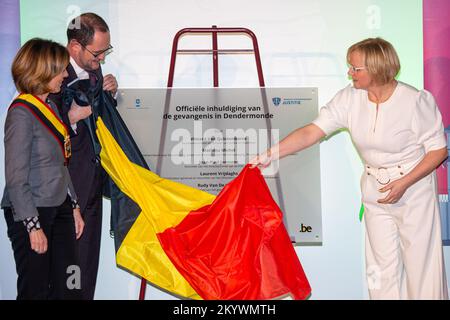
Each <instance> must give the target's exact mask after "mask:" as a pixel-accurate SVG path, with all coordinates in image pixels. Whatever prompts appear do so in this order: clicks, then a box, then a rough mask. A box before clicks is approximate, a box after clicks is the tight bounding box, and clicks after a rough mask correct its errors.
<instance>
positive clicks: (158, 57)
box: [0, 0, 450, 299]
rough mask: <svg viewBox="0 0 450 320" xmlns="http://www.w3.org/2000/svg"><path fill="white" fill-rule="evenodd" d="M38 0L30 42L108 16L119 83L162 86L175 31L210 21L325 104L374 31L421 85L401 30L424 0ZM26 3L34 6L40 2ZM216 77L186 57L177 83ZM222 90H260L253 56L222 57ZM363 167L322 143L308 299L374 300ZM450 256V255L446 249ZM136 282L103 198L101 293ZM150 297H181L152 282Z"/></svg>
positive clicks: (305, 256) (414, 19) (10, 284)
mask: <svg viewBox="0 0 450 320" xmlns="http://www.w3.org/2000/svg"><path fill="white" fill-rule="evenodd" d="M41 2H42V8H45V19H39V17H43V16H44V13H43V12H44V10H42V11H39V10H40V9H36V8H33V10H27V11H26V12H25V13H23V14H24V15H26V17H27V18H37V20H35V21H43V22H42V23H38V24H34V25H33V27H32V28H31V27H26V28H23V31H22V35H23V36H24V38H26V39H27V38H30V37H32V36H37V35H40V36H43V35H44V36H45V35H46V36H47V37H51V38H53V39H56V40H59V41H61V42H65V35H64V30H65V24H66V21H67V18H68V15H70V14H71V13H72V12H73V9H74V7H70V9H71V10H72V11H71V10H68V9H69V6H70V5H73V4H74V3H75V9H76V8H79V10H80V11H81V12H85V11H90V10H92V11H95V12H97V13H99V14H101V15H102V16H103V17H104V18H105V20H107V22H108V23H109V25H110V28H111V34H112V45H113V46H114V53H113V54H111V55H110V56H108V60H107V63H106V64H105V65H104V67H103V68H104V72H106V73H107V72H112V73H114V74H115V75H116V76H117V78H118V81H119V84H120V86H121V87H164V86H165V85H166V82H167V76H168V69H169V60H170V52H171V46H172V39H173V36H174V35H175V33H176V32H177V31H178V30H180V29H182V28H185V27H209V26H211V25H213V24H215V25H217V26H219V27H246V28H249V29H251V30H252V31H253V32H254V33H255V34H256V36H257V37H258V41H259V47H260V51H261V57H262V65H263V70H264V76H265V80H266V86H267V87H277V86H278V87H281V86H289V87H291V86H313V87H318V88H319V105H320V106H322V105H323V104H325V103H326V102H327V101H328V100H329V99H331V97H332V96H333V95H334V93H335V92H336V91H337V90H339V89H340V88H342V87H344V86H345V85H346V84H347V83H348V80H347V77H346V71H347V70H346V61H345V54H346V49H347V47H348V46H349V45H351V44H352V43H354V42H356V41H358V40H361V39H363V38H366V37H369V36H374V35H382V36H384V37H385V38H386V39H387V40H390V41H392V42H393V43H394V46H396V47H397V49H398V51H399V54H400V57H401V59H402V62H403V68H404V70H405V71H402V77H403V78H402V80H404V81H407V82H409V83H411V84H413V85H415V86H419V87H421V86H422V67H421V63H422V56H421V46H422V43H421V36H420V37H415V36H413V37H402V36H401V34H402V33H403V34H413V35H414V34H416V33H421V29H420V22H421V11H420V8H418V5H419V4H420V3H421V1H410V0H401V1H398V2H396V4H395V5H391V6H394V7H395V8H393V9H392V10H388V6H389V5H390V3H391V2H390V1H387V0H386V1H381V0H380V1H369V0H346V1H332V0H319V1H309V0H284V1H274V0H247V1H241V0H215V1H208V0H196V1H195V0H185V1H181V0H180V1H156V0H151V1H144V0H127V1H119V0H115V1H114V0H110V1H95V2H94V1H87V0H86V1H73V0H71V1H66V0H64V1H58V3H56V4H54V3H53V2H52V1H47V0H45V1H44V0H42V1H41ZM22 3H25V4H26V3H29V7H31V3H33V1H32V0H30V1H22ZM47 3H48V5H45V4H47ZM400 3H402V4H403V5H400ZM399 8H401V9H399ZM396 10H397V11H396ZM399 10H401V11H402V12H401V13H402V16H403V18H402V19H398V18H397V19H396V22H395V25H396V27H395V28H392V24H393V23H394V19H395V17H397V16H398V15H399V13H400V12H399ZM50 13H54V14H50ZM52 16H58V20H57V21H51V22H49V21H48V19H51V17H52ZM49 26H51V27H49ZM391 30H392V31H391ZM26 39H22V40H23V41H24V40H26ZM249 45H250V41H249V40H248V39H247V38H243V39H241V38H237V37H231V36H227V37H224V38H219V46H221V47H222V46H223V47H227V48H230V47H236V46H246V47H249ZM195 46H197V47H198V46H204V47H209V46H210V40H209V38H208V39H203V40H188V39H187V38H183V39H182V41H181V42H180V47H183V48H193V47H195ZM211 74H212V72H211V63H210V57H206V56H196V57H193V58H192V57H179V59H178V64H177V69H176V73H175V83H174V86H178V87H180V86H187V87H199V86H202V87H209V86H212V80H211ZM220 86H224V87H256V86H258V81H257V76H256V68H255V64H254V60H253V57H251V56H244V57H242V56H224V57H221V58H220ZM3 118H4V115H3ZM2 154H3V153H2ZM361 172H362V164H361V161H360V159H359V157H358V155H357V153H356V152H355V149H354V147H353V145H352V143H351V141H350V139H349V135H348V134H347V133H345V132H344V133H340V134H338V135H335V136H333V137H332V138H330V139H329V140H327V141H325V142H323V143H322V144H321V183H322V209H323V212H322V217H323V245H322V246H312V247H297V248H296V250H297V253H298V255H299V259H300V261H301V263H302V264H303V267H304V269H305V272H306V274H307V276H308V278H309V280H310V283H311V286H312V290H313V291H312V297H311V299H364V298H366V297H367V293H366V285H365V279H364V258H363V237H364V229H363V228H364V227H363V224H362V223H360V222H359V220H358V213H359V208H360V192H359V176H360V174H361ZM0 179H3V176H0ZM0 183H1V181H0ZM5 234H6V230H5V225H4V221H3V219H0V261H1V271H0V289H1V292H0V294H1V296H0V297H1V298H3V299H5V298H6V299H10V298H14V297H15V278H14V276H13V274H14V263H13V259H12V253H11V248H10V244H9V242H8V240H7V239H6V236H5ZM447 249H448V248H447ZM446 254H447V261H449V260H448V259H449V255H450V253H449V252H448V250H447V251H446ZM448 264H450V262H448V263H447V265H448ZM139 285H140V281H139V279H138V278H136V277H134V276H132V275H130V274H129V273H127V272H126V271H123V270H121V269H118V268H117V267H116V266H115V261H114V248H113V241H112V239H110V237H109V203H108V202H107V201H105V202H104V226H103V236H102V249H101V260H100V271H99V277H98V285H97V291H96V299H136V298H137V297H138V292H139ZM147 298H148V299H175V298H174V297H172V296H170V295H168V294H166V293H164V292H161V291H159V290H157V289H155V288H153V287H150V286H149V287H148V288H147Z"/></svg>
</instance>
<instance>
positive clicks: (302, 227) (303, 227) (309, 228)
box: [300, 223, 312, 232]
mask: <svg viewBox="0 0 450 320" xmlns="http://www.w3.org/2000/svg"><path fill="white" fill-rule="evenodd" d="M311 231H312V227H311V226H305V225H304V224H303V223H302V225H301V226H300V232H311Z"/></svg>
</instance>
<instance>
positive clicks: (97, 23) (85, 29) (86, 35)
mask: <svg viewBox="0 0 450 320" xmlns="http://www.w3.org/2000/svg"><path fill="white" fill-rule="evenodd" d="M95 31H100V32H109V28H108V25H107V24H106V22H105V20H103V18H102V17H100V16H98V15H96V14H95V13H92V12H88V13H83V14H81V15H80V16H78V17H76V18H74V19H73V20H72V21H71V22H70V23H69V25H68V26H67V41H68V42H70V40H76V41H77V42H79V43H80V44H82V45H83V46H87V45H88V44H91V43H92V40H93V39H94V33H95Z"/></svg>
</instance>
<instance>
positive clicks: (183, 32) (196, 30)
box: [139, 26, 271, 300]
mask: <svg viewBox="0 0 450 320" xmlns="http://www.w3.org/2000/svg"><path fill="white" fill-rule="evenodd" d="M205 33H206V34H208V33H210V34H211V36H212V49H200V50H178V41H179V39H180V38H181V37H182V36H184V35H188V34H194V35H198V34H205ZM219 33H224V34H230V33H231V34H245V35H248V36H250V38H251V39H252V43H253V50H251V49H218V41H217V35H218V34H219ZM178 53H184V54H212V58H213V61H212V62H213V85H214V87H215V88H216V87H218V86H219V54H239V53H254V54H255V61H256V69H257V71H258V80H259V86H260V87H265V83H264V76H263V71H262V66H261V57H260V55H259V47H258V40H257V39H256V36H255V34H254V33H253V32H252V31H251V30H249V29H246V28H218V27H217V26H212V27H211V28H185V29H181V30H180V31H178V32H177V33H176V35H175V37H174V39H173V45H172V55H171V58H170V69H169V78H168V80H167V87H168V88H172V87H173V78H174V73H175V63H176V57H177V54H178ZM263 100H264V104H265V107H266V108H267V98H266V96H265V91H264V92H263ZM168 101H170V93H168V96H167V97H166V107H168V105H169V103H168ZM268 128H270V124H268ZM161 132H162V134H163V133H164V132H165V126H164V124H163V128H162V129H161ZM268 132H270V130H268ZM270 141H271V140H270V139H269V142H270ZM159 154H163V153H162V150H161V149H160V153H159ZM156 173H157V174H158V173H160V165H159V164H158V165H157V167H156ZM146 285H147V280H146V279H145V278H142V280H141V288H140V291H139V300H144V298H145V289H146Z"/></svg>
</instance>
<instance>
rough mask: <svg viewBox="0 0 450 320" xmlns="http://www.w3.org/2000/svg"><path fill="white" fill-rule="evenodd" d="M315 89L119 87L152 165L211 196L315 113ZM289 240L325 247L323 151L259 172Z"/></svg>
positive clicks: (122, 107) (121, 106)
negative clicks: (278, 210)
mask: <svg viewBox="0 0 450 320" xmlns="http://www.w3.org/2000/svg"><path fill="white" fill-rule="evenodd" d="M317 96H318V94H317V88H163V89H158V88H156V89H155V88H152V89H121V90H119V95H118V107H117V108H118V111H119V113H120V114H121V116H122V118H123V120H124V121H125V123H126V124H127V126H128V128H129V130H130V132H131V134H132V135H133V137H134V139H135V141H136V143H137V145H138V146H139V148H140V150H141V152H142V154H143V156H144V157H145V159H146V161H147V163H148V165H149V167H150V169H151V170H153V171H154V172H156V173H158V174H159V175H160V176H161V177H163V178H167V179H170V180H173V181H177V182H180V183H183V184H186V185H190V186H192V187H194V188H197V189H201V190H204V191H206V192H209V193H212V194H218V193H219V192H220V190H222V188H223V187H224V186H225V185H226V184H227V183H228V182H230V181H231V180H232V179H233V178H235V177H236V176H237V175H238V174H239V172H240V171H241V170H242V168H243V167H244V166H245V164H247V163H248V162H249V160H250V159H252V158H253V157H254V156H256V155H257V154H260V153H261V152H263V151H265V150H267V148H268V147H269V146H271V145H275V144H276V143H277V142H278V141H279V140H280V139H282V138H284V137H285V136H286V135H288V134H289V133H290V132H291V131H292V130H294V129H296V128H298V127H301V126H304V125H306V124H308V123H310V122H311V121H312V120H314V119H315V118H316V117H317V114H318V101H317ZM262 172H263V174H264V177H265V180H266V182H267V184H268V186H269V189H270V191H271V193H272V196H273V198H274V200H275V201H276V202H277V203H278V205H279V207H280V208H281V210H282V211H283V215H284V223H285V225H286V228H287V230H288V233H289V235H290V237H291V240H292V242H293V243H295V244H298V245H321V244H322V217H321V190H320V148H319V145H314V146H312V147H310V148H308V149H306V150H304V151H302V152H300V153H297V154H294V155H291V156H288V157H286V158H284V159H282V160H281V161H274V162H273V163H272V164H271V166H269V167H268V168H266V169H264V170H263V171H262Z"/></svg>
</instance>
